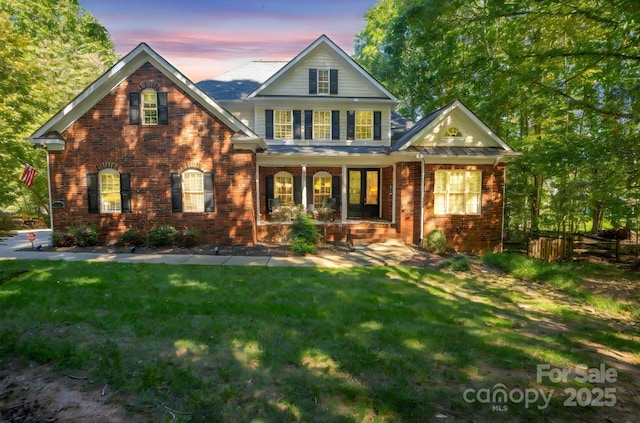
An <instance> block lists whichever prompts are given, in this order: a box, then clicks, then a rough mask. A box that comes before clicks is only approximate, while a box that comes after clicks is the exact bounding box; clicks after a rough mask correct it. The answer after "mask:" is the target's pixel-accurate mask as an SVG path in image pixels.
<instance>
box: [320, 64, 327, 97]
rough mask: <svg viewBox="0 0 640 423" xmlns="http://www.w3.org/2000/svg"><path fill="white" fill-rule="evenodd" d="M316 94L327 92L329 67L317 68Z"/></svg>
mask: <svg viewBox="0 0 640 423" xmlns="http://www.w3.org/2000/svg"><path fill="white" fill-rule="evenodd" d="M318 94H329V69H318Z"/></svg>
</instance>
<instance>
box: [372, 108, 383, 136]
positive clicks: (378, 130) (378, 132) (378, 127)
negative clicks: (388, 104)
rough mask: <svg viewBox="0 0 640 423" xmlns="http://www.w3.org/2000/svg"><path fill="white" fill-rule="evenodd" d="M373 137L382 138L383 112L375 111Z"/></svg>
mask: <svg viewBox="0 0 640 423" xmlns="http://www.w3.org/2000/svg"><path fill="white" fill-rule="evenodd" d="M373 139H374V140H381V139H382V112H373Z"/></svg>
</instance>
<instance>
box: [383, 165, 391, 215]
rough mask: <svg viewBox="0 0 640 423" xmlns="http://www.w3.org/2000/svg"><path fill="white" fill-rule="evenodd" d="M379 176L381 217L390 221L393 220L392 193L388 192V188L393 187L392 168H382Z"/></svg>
mask: <svg viewBox="0 0 640 423" xmlns="http://www.w3.org/2000/svg"><path fill="white" fill-rule="evenodd" d="M380 174H381V176H380V178H381V182H380V207H381V217H382V218H383V219H385V220H388V221H391V220H392V218H393V213H392V210H393V192H391V191H389V187H393V166H388V167H383V168H382V171H381V172H380Z"/></svg>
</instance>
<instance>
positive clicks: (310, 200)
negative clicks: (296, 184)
mask: <svg viewBox="0 0 640 423" xmlns="http://www.w3.org/2000/svg"><path fill="white" fill-rule="evenodd" d="M309 206H313V175H307V207H309Z"/></svg>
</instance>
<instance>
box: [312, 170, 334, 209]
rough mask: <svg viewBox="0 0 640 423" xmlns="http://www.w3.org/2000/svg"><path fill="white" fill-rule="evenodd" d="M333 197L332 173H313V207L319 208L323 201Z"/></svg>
mask: <svg viewBox="0 0 640 423" xmlns="http://www.w3.org/2000/svg"><path fill="white" fill-rule="evenodd" d="M329 198H331V174H330V173H329V172H318V173H316V174H315V175H313V208H314V209H317V208H319V207H321V206H322V203H323V202H324V201H325V200H327V199H329Z"/></svg>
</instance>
